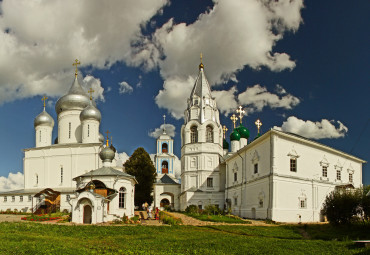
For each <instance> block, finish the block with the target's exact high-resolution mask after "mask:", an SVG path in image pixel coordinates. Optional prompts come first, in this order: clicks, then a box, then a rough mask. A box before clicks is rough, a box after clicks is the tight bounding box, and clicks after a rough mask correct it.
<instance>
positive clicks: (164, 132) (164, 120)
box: [163, 115, 166, 135]
mask: <svg viewBox="0 0 370 255" xmlns="http://www.w3.org/2000/svg"><path fill="white" fill-rule="evenodd" d="M163 134H164V135H165V134H166V115H163Z"/></svg>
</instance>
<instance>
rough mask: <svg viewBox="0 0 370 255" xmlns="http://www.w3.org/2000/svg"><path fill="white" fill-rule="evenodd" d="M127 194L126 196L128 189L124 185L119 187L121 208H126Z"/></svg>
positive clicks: (119, 204)
mask: <svg viewBox="0 0 370 255" xmlns="http://www.w3.org/2000/svg"><path fill="white" fill-rule="evenodd" d="M125 196H126V189H125V188H124V187H121V188H120V189H119V198H118V206H119V208H125Z"/></svg>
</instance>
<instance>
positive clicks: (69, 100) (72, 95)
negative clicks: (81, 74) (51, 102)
mask: <svg viewBox="0 0 370 255" xmlns="http://www.w3.org/2000/svg"><path fill="white" fill-rule="evenodd" d="M89 105H90V98H89V96H88V95H87V94H86V92H85V91H84V90H83V89H82V87H81V85H80V84H79V83H78V80H77V76H76V78H75V80H74V82H73V84H72V87H71V88H70V89H69V91H68V93H67V94H66V95H64V96H62V97H61V98H59V99H58V101H57V103H56V104H55V111H56V112H57V114H59V113H61V112H62V111H68V110H81V111H82V110H83V109H85V108H86V107H87V106H89Z"/></svg>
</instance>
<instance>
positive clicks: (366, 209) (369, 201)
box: [360, 185, 370, 221]
mask: <svg viewBox="0 0 370 255" xmlns="http://www.w3.org/2000/svg"><path fill="white" fill-rule="evenodd" d="M369 192H370V185H368V186H365V187H364V188H363V190H362V196H361V204H360V206H361V209H362V211H363V216H364V220H368V221H369V220H370V196H366V195H367V194H368V193H369Z"/></svg>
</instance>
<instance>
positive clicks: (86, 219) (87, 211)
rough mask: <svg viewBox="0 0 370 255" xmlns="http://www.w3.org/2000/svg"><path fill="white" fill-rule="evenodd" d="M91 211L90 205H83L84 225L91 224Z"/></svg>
mask: <svg viewBox="0 0 370 255" xmlns="http://www.w3.org/2000/svg"><path fill="white" fill-rule="evenodd" d="M91 216H92V210H91V206H90V205H85V206H84V220H83V222H84V224H91V220H92V217H91Z"/></svg>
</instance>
